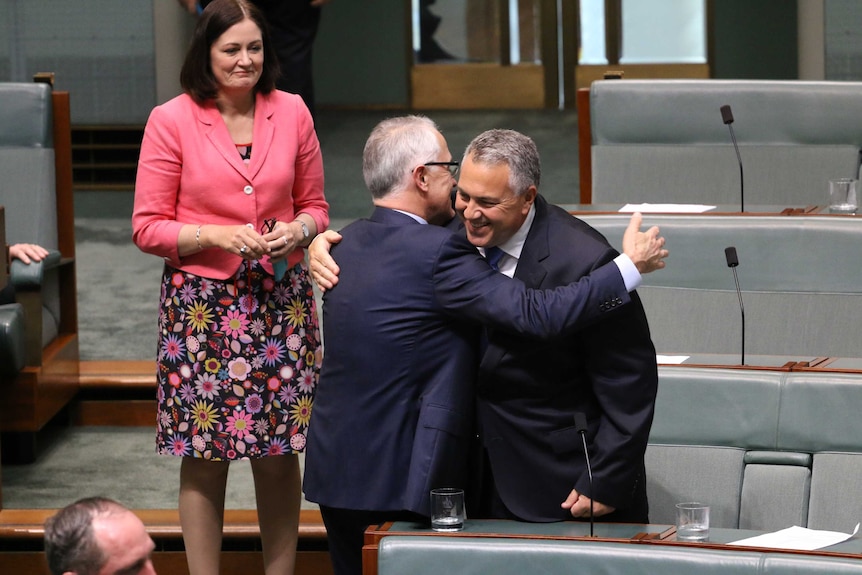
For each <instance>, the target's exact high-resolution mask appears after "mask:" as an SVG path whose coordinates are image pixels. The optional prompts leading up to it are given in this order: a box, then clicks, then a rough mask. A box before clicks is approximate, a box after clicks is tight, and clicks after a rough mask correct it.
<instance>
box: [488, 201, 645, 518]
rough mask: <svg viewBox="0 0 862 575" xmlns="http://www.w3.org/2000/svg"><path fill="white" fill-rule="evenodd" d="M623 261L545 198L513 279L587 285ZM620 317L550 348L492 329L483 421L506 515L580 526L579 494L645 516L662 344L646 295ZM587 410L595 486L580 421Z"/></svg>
mask: <svg viewBox="0 0 862 575" xmlns="http://www.w3.org/2000/svg"><path fill="white" fill-rule="evenodd" d="M617 255H618V252H616V250H614V249H613V248H612V247H611V246H610V245H609V244H608V242H607V240H605V238H604V237H603V236H602V235H601V234H600V233H599V232H597V231H596V230H595V229H593V228H591V227H590V226H588V225H587V224H585V223H584V222H583V221H581V220H578V219H577V218H574V217H572V216H571V215H570V214H568V213H567V212H565V211H563V210H562V209H560V208H558V207H556V206H550V205H548V204H547V202H546V201H545V200H544V199H543V198H542V197H541V196H538V197H537V199H536V216H535V219H534V220H533V225H532V227H531V229H530V232H529V234H528V236H527V239H526V241H525V244H524V249H523V251H522V253H521V257H520V258H519V260H518V266H517V268H516V271H515V277H516V278H519V279H521V280H522V281H523V282H524V283H525V284H526V285H527V286H528V287H532V288H552V287H555V286H559V285H563V284H565V283H567V282H571V281H574V280H577V279H578V278H579V277H582V276H583V275H585V274H589V273H590V272H591V271H592V270H594V269H596V268H598V267H600V266H602V265H604V264H606V263H607V262H609V261H611V260H612V259H613V258H614V257H616V256H617ZM631 297H632V303H631V304H629V305H627V306H625V307H624V308H623V309H621V310H619V313H616V314H613V315H612V316H611V317H608V318H607V319H605V320H603V321H602V322H599V323H595V324H594V325H591V326H590V327H588V328H587V329H584V330H582V331H579V332H577V333H575V334H572V335H570V336H568V337H565V338H561V339H557V340H554V341H551V342H540V341H536V340H531V339H528V338H524V337H520V336H518V335H510V334H505V333H501V332H499V331H493V332H491V333H490V334H489V345H488V348H487V351H486V352H485V355H484V357H483V358H482V361H481V365H480V373H479V382H478V386H477V402H478V406H477V407H478V413H479V425H480V432H481V435H482V439H483V443H484V445H485V447H486V448H487V450H488V456H489V460H490V464H491V468H492V470H493V474H494V480H495V483H496V486H497V490H498V492H499V494H500V498H501V499H502V501H503V503H504V504H505V505H506V507H507V508H508V509H509V511H511V512H512V513H514V514H515V515H516V516H517V517H519V518H520V519H524V520H527V521H559V520H563V519H567V518H568V519H571V515H570V514H569V511H568V510H565V509H561V508H560V503H562V502H563V501H564V500H565V499H566V497H568V495H569V493H570V492H571V490H572V489H573V488H574V489H577V490H578V492H579V493H585V494H587V495H591V494H592V496H593V499H594V500H596V501H599V502H601V503H605V504H607V505H611V506H614V507H616V508H618V509H620V510H624V509H631V508H635V509H639V510H641V511H640V512H639V513H637V514H634V515H632V516H625V517H626V519H627V520H629V519H630V520H632V521H637V520H639V519H638V518H641V519H640V520H645V517H646V514H647V509H648V507H647V501H646V486H645V479H644V464H643V457H644V452H645V450H646V444H647V438H648V436H649V430H650V427H651V425H652V418H653V411H654V406H655V395H656V390H657V385H658V374H657V368H656V357H655V348H654V346H653V344H652V341H651V339H650V333H649V327H648V325H647V319H646V315H645V313H644V310H643V306H642V304H641V302H640V299H639V298H638V296H637V293H635V292H633V293H632V294H631ZM579 411H580V412H583V413H584V414H586V416H587V419H588V424H589V431H588V433H587V439H588V443H589V451H590V463H591V464H592V468H593V481H594V490H593V491H592V492H591V490H590V488H589V481H588V474H587V471H586V464H585V461H584V455H583V443H582V439H581V437H580V435H579V434H578V433H577V431H576V429H575V427H574V419H573V417H574V413H575V412H579Z"/></svg>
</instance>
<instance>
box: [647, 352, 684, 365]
mask: <svg viewBox="0 0 862 575" xmlns="http://www.w3.org/2000/svg"><path fill="white" fill-rule="evenodd" d="M690 357H691V356H690V355H658V354H657V355H656V356H655V360H656V363H663V364H665V365H679V364H681V363H685V360H687V359H688V358H690Z"/></svg>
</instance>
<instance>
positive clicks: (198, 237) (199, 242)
mask: <svg viewBox="0 0 862 575" xmlns="http://www.w3.org/2000/svg"><path fill="white" fill-rule="evenodd" d="M202 227H203V224H201V225H199V226H198V231H196V232H195V241H196V242H197V243H198V249H199V250H203V249H204V247H203V246H202V245H201V228H202Z"/></svg>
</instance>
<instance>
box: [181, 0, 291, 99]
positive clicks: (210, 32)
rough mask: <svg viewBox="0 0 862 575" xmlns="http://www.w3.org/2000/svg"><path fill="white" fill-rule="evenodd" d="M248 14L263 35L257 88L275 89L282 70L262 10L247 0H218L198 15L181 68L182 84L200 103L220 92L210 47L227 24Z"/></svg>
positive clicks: (264, 92)
mask: <svg viewBox="0 0 862 575" xmlns="http://www.w3.org/2000/svg"><path fill="white" fill-rule="evenodd" d="M246 18H248V19H249V20H251V21H252V22H254V23H255V24H257V27H258V28H260V33H261V37H262V39H263V69H262V70H261V73H260V78H259V79H258V81H257V85H256V86H255V87H254V90H255V92H261V93H263V94H268V93H270V92H272V91H273V90H274V89H275V80H276V78H278V75H279V73H280V70H279V67H278V58H277V57H276V55H275V49H274V48H273V46H272V40H271V39H270V35H269V27H268V26H267V24H266V19H265V18H264V17H263V14H261V12H260V10H259V9H258V8H257V6H255V5H254V4H251V3H250V2H248V1H247V0H215V1H214V2H211V3H210V4H209V5H207V7H206V8H205V9H204V11H203V12H202V13H201V15H200V17H199V18H198V23H197V26H195V31H194V35H193V36H192V41H191V44H190V45H189V50H188V52H187V53H186V59H185V61H184V62H183V68H182V70H181V71H180V85H182V87H183V90H185V91H186V92H187V93H188V94H189V95H190V96H191V97H192V98H193V99H194V100H195V101H196V102H197V103H199V104H200V103H202V102H203V101H204V100H209V99H211V98H215V96H216V94H217V93H218V82H217V81H216V79H215V76H213V72H212V66H211V64H210V48H212V45H213V43H214V42H215V41H216V40H217V39H218V38H219V36H221V35H222V34H224V33H225V31H227V29H228V28H230V27H231V26H233V25H234V24H238V23H239V22H242V21H243V20H245V19H246Z"/></svg>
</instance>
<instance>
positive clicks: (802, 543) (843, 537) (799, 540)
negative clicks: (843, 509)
mask: <svg viewBox="0 0 862 575" xmlns="http://www.w3.org/2000/svg"><path fill="white" fill-rule="evenodd" d="M858 531H859V524H858V523H857V524H856V529H854V530H853V533H840V532H838V531H818V530H815V529H806V528H805V527H798V526H796V525H794V526H793V527H788V528H787V529H782V530H781V531H776V532H774V533H766V534H764V535H758V536H757V537H749V538H748V539H740V540H739V541H733V542H732V543H728V545H745V546H747V547H769V548H772V549H794V550H797V551H814V550H815V549H822V548H824V547H829V546H830V545H835V544H836V543H841V542H842V541H847V540H848V539H850V538H851V537H853V536H854V535H856V533H857V532H858Z"/></svg>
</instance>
